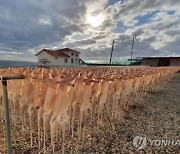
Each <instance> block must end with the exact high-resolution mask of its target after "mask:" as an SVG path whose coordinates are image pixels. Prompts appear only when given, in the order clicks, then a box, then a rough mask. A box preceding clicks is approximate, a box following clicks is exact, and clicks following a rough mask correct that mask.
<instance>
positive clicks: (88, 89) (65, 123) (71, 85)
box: [0, 66, 178, 153]
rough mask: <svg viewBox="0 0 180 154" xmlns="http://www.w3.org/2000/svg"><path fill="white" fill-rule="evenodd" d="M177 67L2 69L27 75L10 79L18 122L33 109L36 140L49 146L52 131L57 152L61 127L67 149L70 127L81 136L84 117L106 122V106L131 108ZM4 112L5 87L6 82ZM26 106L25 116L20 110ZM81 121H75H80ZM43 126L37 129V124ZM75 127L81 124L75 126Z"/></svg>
mask: <svg viewBox="0 0 180 154" xmlns="http://www.w3.org/2000/svg"><path fill="white" fill-rule="evenodd" d="M177 71H178V68H176V67H164V68H163V67H162V68H160V67H159V68H152V67H143V66H141V67H132V66H131V67H84V68H24V67H18V68H2V69H0V75H1V76H2V75H24V76H25V79H23V80H10V81H8V97H9V103H10V106H11V114H12V115H13V122H14V123H16V122H17V120H19V118H20V119H21V121H22V127H26V122H25V119H26V118H27V116H26V114H28V119H29V123H28V124H29V128H30V141H31V146H33V144H34V141H33V133H37V134H38V146H39V149H41V148H44V151H45V150H46V142H48V138H49V133H48V132H50V139H51V146H52V149H53V153H54V152H55V146H56V142H57V136H58V132H59V130H61V131H62V137H61V142H62V148H61V149H62V153H64V149H65V147H64V146H65V145H64V141H65V133H66V132H67V131H70V134H71V136H72V138H73V137H77V138H78V139H79V140H80V139H81V136H82V126H83V121H85V120H86V119H87V117H88V118H89V119H90V120H89V122H90V123H96V125H97V126H99V125H101V124H102V123H103V110H105V109H107V110H108V111H109V112H110V114H111V116H112V117H117V116H118V114H117V110H118V108H123V109H125V110H128V107H129V105H131V104H133V103H136V102H138V101H139V100H141V99H142V98H143V97H144V95H146V94H147V93H150V92H151V91H152V90H153V87H154V86H155V85H157V83H158V82H162V81H164V80H167V79H168V78H170V77H172V76H173V75H174V74H175V73H176V72H177ZM0 97H1V102H0V112H1V118H2V116H3V108H2V87H0ZM19 111H20V117H19V116H18V113H19ZM76 121H78V122H77V124H76V125H75V122H76ZM35 127H36V128H38V129H37V130H38V132H34V128H35ZM75 127H77V128H76V129H75ZM75 130H77V131H76V132H75Z"/></svg>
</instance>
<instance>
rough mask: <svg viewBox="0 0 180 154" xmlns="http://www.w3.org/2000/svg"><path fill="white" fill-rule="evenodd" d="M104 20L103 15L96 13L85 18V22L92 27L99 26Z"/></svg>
mask: <svg viewBox="0 0 180 154" xmlns="http://www.w3.org/2000/svg"><path fill="white" fill-rule="evenodd" d="M103 21H104V17H103V16H102V15H96V16H89V17H88V18H87V22H88V23H89V24H90V25H91V26H92V27H99V26H100V25H101V24H102V23H103Z"/></svg>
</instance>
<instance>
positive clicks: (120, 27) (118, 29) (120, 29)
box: [113, 21, 127, 33]
mask: <svg viewBox="0 0 180 154" xmlns="http://www.w3.org/2000/svg"><path fill="white" fill-rule="evenodd" d="M126 29H127V27H126V26H124V24H123V22H122V21H119V22H118V23H117V25H116V28H115V29H113V33H124V32H125V31H126Z"/></svg>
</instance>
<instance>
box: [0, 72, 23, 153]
mask: <svg viewBox="0 0 180 154" xmlns="http://www.w3.org/2000/svg"><path fill="white" fill-rule="evenodd" d="M13 79H25V77H24V76H22V75H19V76H1V78H0V80H1V81H2V89H3V104H4V119H5V125H6V140H7V151H8V154H12V149H11V129H10V118H9V106H8V105H9V103H8V93H7V80H13Z"/></svg>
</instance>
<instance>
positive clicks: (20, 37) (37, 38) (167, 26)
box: [0, 0, 180, 61]
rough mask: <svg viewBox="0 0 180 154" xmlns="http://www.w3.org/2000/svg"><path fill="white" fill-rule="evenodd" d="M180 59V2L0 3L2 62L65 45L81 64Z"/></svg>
mask: <svg viewBox="0 0 180 154" xmlns="http://www.w3.org/2000/svg"><path fill="white" fill-rule="evenodd" d="M133 35H138V37H137V39H136V40H135V45H134V57H142V56H179V55H180V48H179V47H180V0H42V1H40V0H0V59H1V60H23V61H24V60H25V61H36V57H35V56H34V55H35V54H36V53H37V52H38V51H40V50H41V49H43V48H49V49H58V48H63V47H69V48H73V49H76V50H78V51H80V52H81V58H82V59H84V60H85V61H88V60H89V61H92V60H104V61H106V60H108V59H109V55H110V51H111V46H112V41H113V40H115V46H114V53H113V59H114V60H118V59H120V58H129V57H130V51H131V43H132V37H133Z"/></svg>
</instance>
